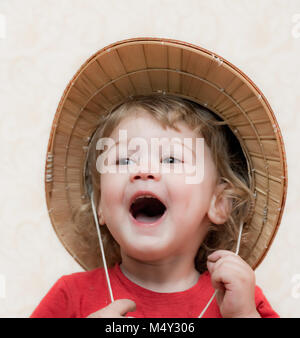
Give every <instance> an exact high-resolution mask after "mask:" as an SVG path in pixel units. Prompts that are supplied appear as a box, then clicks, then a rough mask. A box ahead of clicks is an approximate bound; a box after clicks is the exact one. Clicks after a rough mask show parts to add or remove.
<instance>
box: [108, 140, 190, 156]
mask: <svg viewBox="0 0 300 338" xmlns="http://www.w3.org/2000/svg"><path fill="white" fill-rule="evenodd" d="M133 138H135V137H130V138H129V139H127V143H129V142H130V141H131V140H132V139H133ZM175 142H176V143H177V144H180V145H183V146H184V147H186V148H187V149H189V150H190V151H191V152H192V153H193V155H194V156H195V157H196V154H195V151H194V150H193V149H191V148H190V147H189V146H188V145H187V144H186V143H185V142H184V141H183V142H178V141H177V140H176V139H175V141H172V142H169V144H170V145H172V144H174V143H175ZM123 143H125V142H120V141H116V142H115V143H114V144H113V145H112V146H111V147H110V148H109V149H107V152H109V151H111V149H113V148H114V147H117V146H118V145H119V144H123ZM159 145H160V147H161V146H162V144H161V143H160V144H159Z"/></svg>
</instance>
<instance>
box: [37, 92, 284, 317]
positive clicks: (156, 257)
mask: <svg viewBox="0 0 300 338" xmlns="http://www.w3.org/2000/svg"><path fill="white" fill-rule="evenodd" d="M224 124H225V123H224V122H221V121H219V119H218V118H217V117H216V116H215V115H214V114H213V113H212V112H211V111H209V110H208V109H205V108H203V107H201V106H199V105H197V104H195V103H192V102H190V101H188V100H184V99H181V98H178V97H175V96H171V95H147V96H136V97H132V98H130V99H128V100H127V101H126V102H125V103H123V104H122V105H121V106H119V107H117V108H116V109H115V110H114V111H112V112H111V113H110V114H107V115H106V116H105V117H104V118H103V121H102V123H101V126H100V128H99V129H98V131H97V132H96V134H95V137H94V138H93V142H92V144H91V153H90V156H89V165H90V168H91V169H90V170H91V175H92V177H90V178H91V179H92V185H93V191H94V193H95V194H94V196H95V201H96V205H97V213H98V219H99V223H100V227H101V234H102V240H103V244H104V249H105V250H104V252H105V254H106V259H107V261H108V263H109V269H108V275H109V279H107V276H106V275H105V269H104V268H97V269H93V270H91V271H87V272H80V273H75V274H72V275H69V276H64V277H62V278H60V279H59V280H58V281H57V283H55V285H54V286H53V287H52V288H51V290H50V291H49V292H48V294H47V295H46V296H45V297H44V299H43V300H42V301H41V303H40V304H39V306H38V307H37V308H36V309H35V311H34V312H33V314H32V315H31V317H90V318H96V317H101V318H103V317H125V316H129V317H137V318H138V317H152V318H154V317H166V318H167V317H169V318H170V317H199V315H200V314H201V315H202V316H203V317H230V318H238V317H257V318H259V317H264V318H266V317H278V315H277V313H276V312H275V311H274V310H273V309H272V308H271V306H270V304H269V303H268V301H267V299H266V298H265V296H264V295H263V293H262V291H261V289H260V288H259V287H257V286H256V285H255V274H254V271H253V270H252V268H251V267H250V266H249V265H248V264H247V263H246V262H245V260H243V259H242V258H241V256H242V257H243V253H244V252H246V251H245V248H246V247H247V231H249V228H248V226H247V220H248V218H249V217H250V216H249V215H251V211H252V206H253V193H252V192H251V190H250V188H249V187H250V182H249V177H248V174H247V169H246V164H245V158H244V157H243V153H242V151H241V148H240V146H239V144H238V142H237V140H236V139H235V137H234V135H233V134H232V133H231V132H230V131H229V129H228V128H227V127H226V126H224ZM120 131H123V132H124V131H126V135H127V140H128V141H130V140H131V139H133V138H139V139H143V140H145V141H146V144H147V145H148V147H149V149H150V145H151V140H153V138H156V139H158V140H164V142H165V143H163V145H164V146H162V143H161V144H160V145H161V146H160V147H158V148H157V149H156V150H153V148H151V151H149V152H147V151H146V150H145V149H146V148H143V147H141V148H139V150H138V151H136V150H135V151H132V149H129V148H128V142H123V140H121V139H120V135H121V134H120ZM104 138H110V140H112V141H113V142H114V144H113V147H115V149H116V150H117V151H116V152H115V153H112V154H116V155H117V158H115V157H114V156H108V155H107V157H105V158H106V159H107V162H106V164H107V168H109V169H111V170H106V171H104V172H102V173H100V174H99V171H100V170H99V166H98V167H97V168H96V163H97V159H99V156H100V155H103V154H104V149H100V151H96V147H95V145H96V142H97V141H98V140H99V139H104ZM197 138H203V139H204V146H203V152H199V151H198V152H196V151H195V150H198V149H197V148H196V149H195V144H196V140H197ZM184 139H189V140H192V148H188V146H186V144H185V143H184ZM174 140H177V141H178V140H179V141H181V142H178V144H179V145H180V146H179V147H178V146H176V145H175V143H176V142H175V141H174ZM119 141H120V142H119ZM118 142H119V143H118ZM183 144H184V145H183ZM183 148H184V149H183ZM93 149H94V150H93ZM166 149H167V150H166ZM98 150H99V148H98ZM106 150H107V149H106ZM108 154H109V153H108ZM143 160H146V162H143ZM147 160H149V161H148V162H147ZM150 161H151V164H153V163H156V164H158V165H159V170H158V171H157V170H153V168H152V167H151V166H150V165H146V166H142V165H141V163H148V164H149V163H150ZM201 161H203V162H201ZM200 162H201V163H203V165H204V171H203V178H202V180H200V181H199V182H196V183H193V184H187V181H186V179H187V177H188V176H189V174H188V173H187V172H186V171H183V170H181V171H180V170H177V171H176V168H177V169H178V168H179V165H181V164H183V163H184V164H185V165H186V166H187V167H185V168H192V167H195V166H196V167H197V166H198V165H200ZM103 163H104V162H102V164H103ZM107 168H106V169H107ZM113 168H115V169H117V170H115V171H113V170H112V169H113ZM181 168H182V167H181ZM100 169H103V166H102V167H101V168H100ZM120 169H122V170H120ZM124 169H127V170H124ZM88 212H90V213H91V212H92V210H91V204H90V203H88V205H87V206H85V207H84V208H83V209H82V210H81V211H80V212H79V213H78V217H79V218H80V219H83V218H84V217H85V215H86V213H88ZM81 224H83V223H82V222H81ZM240 224H244V226H243V235H242V237H241V242H240V243H241V249H240V250H239V254H240V255H241V256H239V255H237V254H235V253H237V251H238V249H239V230H241V228H240ZM78 232H81V233H82V234H83V235H85V236H89V233H90V229H89V228H88V225H84V227H83V228H81V229H78ZM107 282H108V283H109V284H111V290H112V291H113V293H114V296H116V298H117V299H116V300H114V301H113V302H112V303H110V299H112V297H111V298H110V296H109V290H108V287H107ZM214 290H217V292H216V294H215V296H216V297H215V299H214V298H212V296H213V295H214ZM210 300H212V302H211V303H209V301H210ZM203 311H204V312H203Z"/></svg>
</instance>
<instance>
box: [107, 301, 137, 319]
mask: <svg viewBox="0 0 300 338" xmlns="http://www.w3.org/2000/svg"><path fill="white" fill-rule="evenodd" d="M108 307H109V311H113V312H116V313H119V314H120V315H121V316H124V315H125V314H126V313H127V312H132V311H135V310H136V304H135V302H134V301H132V300H130V299H117V300H115V301H114V302H113V303H111V304H110V305H109V306H108Z"/></svg>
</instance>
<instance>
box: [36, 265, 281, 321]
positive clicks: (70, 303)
mask: <svg viewBox="0 0 300 338" xmlns="http://www.w3.org/2000/svg"><path fill="white" fill-rule="evenodd" d="M108 271H109V276H110V282H111V287H112V292H113V295H114V299H115V300H117V299H124V298H126V299H131V300H133V301H134V302H135V303H136V311H134V312H128V313H127V315H126V316H130V317H136V318H196V317H198V316H199V315H200V313H201V312H202V310H203V309H204V307H205V306H206V304H207V303H208V301H209V300H210V298H211V296H212V295H213V293H214V289H213V287H212V285H211V282H210V275H209V273H208V272H207V271H206V272H204V273H203V274H201V275H200V277H199V280H198V282H197V284H195V285H194V286H193V287H191V288H190V289H188V290H185V291H181V292H173V293H159V292H154V291H151V290H148V289H145V288H143V287H141V286H139V285H137V284H135V283H133V282H132V281H130V280H129V279H128V278H127V277H126V276H125V275H124V274H123V272H122V270H121V269H120V266H119V264H116V265H115V266H114V267H112V268H109V269H108ZM109 303H110V296H109V290H108V287H107V282H106V278H105V271H104V269H103V268H98V269H94V270H91V271H85V272H78V273H73V274H71V275H67V276H63V277H61V278H60V279H59V280H58V281H57V282H56V283H55V284H54V285H53V287H52V288H51V289H50V291H49V292H48V293H47V294H46V296H45V297H44V298H43V299H42V301H41V302H40V304H39V305H38V307H37V308H36V309H35V310H34V312H33V313H32V315H31V317H32V318H37V317H39V318H53V317H56V318H84V317H87V316H88V315H89V314H91V313H93V312H96V311H97V310H100V309H102V308H104V307H105V306H107V305H108V304H109ZM255 303H256V308H257V311H258V312H259V313H260V315H261V317H263V318H270V317H273V318H276V317H277V318H278V317H279V316H278V314H277V313H276V312H275V311H274V310H273V309H272V307H271V306H270V304H269V302H268V301H267V299H266V298H265V296H264V295H263V293H262V291H261V289H260V288H259V287H258V286H256V289H255ZM205 317H214V318H216V317H221V314H220V311H219V308H218V305H217V302H216V299H215V298H214V300H213V301H212V303H211V304H210V305H209V307H208V309H207V310H206V312H205V314H204V316H203V318H205Z"/></svg>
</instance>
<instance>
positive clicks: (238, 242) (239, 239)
mask: <svg viewBox="0 0 300 338" xmlns="http://www.w3.org/2000/svg"><path fill="white" fill-rule="evenodd" d="M242 232H243V222H241V224H240V229H239V237H238V240H237V244H236V250H235V253H234V254H235V255H238V254H239V251H240V245H241V238H242ZM217 292H218V290H215V292H214V294H213V295H212V296H211V298H210V300H209V301H208V303H207V304H206V306H205V308H204V309H203V310H202V312H201V313H200V315H199V317H198V318H202V316H203V315H204V313H205V312H206V310H207V309H208V307H209V305H210V304H211V302H212V301H213V299H214V298H215V296H216V294H217Z"/></svg>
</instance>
